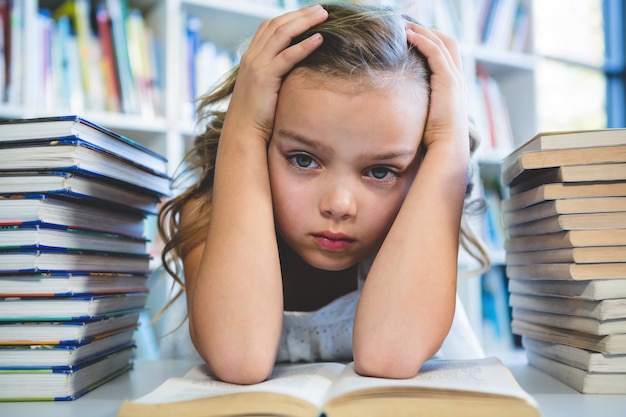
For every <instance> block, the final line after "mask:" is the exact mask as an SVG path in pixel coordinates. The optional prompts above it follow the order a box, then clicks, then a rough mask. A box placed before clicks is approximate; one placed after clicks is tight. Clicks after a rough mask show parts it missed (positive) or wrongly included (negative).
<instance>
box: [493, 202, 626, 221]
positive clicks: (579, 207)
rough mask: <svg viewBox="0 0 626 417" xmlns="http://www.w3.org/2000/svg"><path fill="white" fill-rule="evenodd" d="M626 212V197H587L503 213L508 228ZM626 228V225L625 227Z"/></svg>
mask: <svg viewBox="0 0 626 417" xmlns="http://www.w3.org/2000/svg"><path fill="white" fill-rule="evenodd" d="M620 211H621V212H626V197H587V198H567V199H559V200H549V201H544V202H541V203H537V204H533V205H532V206H527V207H523V208H520V209H519V210H514V211H505V212H503V213H502V220H503V221H504V224H505V225H507V226H514V225H517V224H520V223H527V222H530V221H533V220H539V219H543V218H546V217H552V216H556V215H559V214H584V213H612V212H620ZM625 226H626V225H625Z"/></svg>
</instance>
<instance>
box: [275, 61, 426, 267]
mask: <svg viewBox="0 0 626 417" xmlns="http://www.w3.org/2000/svg"><path fill="white" fill-rule="evenodd" d="M317 81H319V80H317ZM331 81H332V82H331V83H330V84H328V83H324V85H322V82H321V81H320V82H319V83H316V81H312V80H311V79H307V78H306V76H303V75H302V73H299V72H298V71H297V70H296V71H295V72H294V73H292V74H291V75H290V76H288V77H287V79H286V80H285V81H284V83H283V85H282V87H281V90H280V94H279V97H278V104H277V109H276V116H275V122H274V133H273V135H272V139H271V141H270V143H269V150H268V161H269V174H270V180H271V186H272V198H273V204H274V215H275V219H276V226H277V228H278V231H279V233H280V234H281V236H282V237H283V238H284V240H285V241H286V242H287V244H289V245H290V246H291V248H292V249H293V250H294V251H295V252H296V253H297V254H298V255H299V256H300V257H301V258H302V259H303V260H304V261H306V262H307V263H308V264H310V265H311V266H313V267H315V268H319V269H324V270H334V271H338V270H343V269H346V268H348V267H350V266H352V265H354V264H355V263H357V262H359V261H361V260H363V259H365V258H367V257H368V256H370V255H372V254H373V253H374V252H375V251H377V250H378V248H379V247H380V245H381V244H382V242H383V240H384V238H385V236H386V234H387V232H388V231H389V228H390V227H391V224H392V223H393V221H394V219H395V217H396V215H397V213H398V210H399V209H400V206H401V204H402V202H403V200H404V197H405V195H406V193H407V191H408V189H409V186H410V185H411V182H412V180H413V178H414V177H415V174H416V173H417V169H418V167H419V162H420V156H419V155H420V154H419V151H418V149H419V145H420V142H421V137H422V133H423V131H424V126H425V122H426V115H427V95H426V92H425V91H424V88H423V87H420V86H419V84H418V83H417V82H416V83H414V85H407V84H408V83H406V82H404V83H401V82H390V83H389V85H388V86H386V87H385V88H384V89H382V88H359V86H358V85H357V84H356V82H345V81H343V80H337V79H332V80H331Z"/></svg>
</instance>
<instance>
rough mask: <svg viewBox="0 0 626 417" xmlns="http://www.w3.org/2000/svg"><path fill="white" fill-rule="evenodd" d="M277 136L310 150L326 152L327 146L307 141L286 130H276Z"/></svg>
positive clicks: (310, 140)
mask: <svg viewBox="0 0 626 417" xmlns="http://www.w3.org/2000/svg"><path fill="white" fill-rule="evenodd" d="M278 136H280V137H282V138H284V139H287V140H289V141H291V142H296V143H299V144H300V145H304V146H308V147H310V148H314V149H318V150H326V149H328V147H327V146H325V145H324V144H322V143H320V142H317V141H315V140H313V139H308V138H305V137H304V136H302V135H300V134H298V133H296V132H294V131H291V130H286V129H279V130H278Z"/></svg>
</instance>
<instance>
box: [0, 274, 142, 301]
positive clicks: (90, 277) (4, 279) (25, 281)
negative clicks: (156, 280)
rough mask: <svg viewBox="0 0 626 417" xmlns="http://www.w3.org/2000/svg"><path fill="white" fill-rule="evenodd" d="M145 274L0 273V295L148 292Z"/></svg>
mask: <svg viewBox="0 0 626 417" xmlns="http://www.w3.org/2000/svg"><path fill="white" fill-rule="evenodd" d="M147 281H148V276H147V275H145V274H135V275H131V274H118V273H95V272H92V273H84V274H80V273H69V272H57V273H23V274H1V275H0V297H28V296H41V297H44V296H47V297H52V296H72V295H95V294H115V293H123V292H124V293H126V292H148V287H147Z"/></svg>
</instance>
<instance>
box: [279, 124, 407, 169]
mask: <svg viewBox="0 0 626 417" xmlns="http://www.w3.org/2000/svg"><path fill="white" fill-rule="evenodd" d="M277 134H278V136H280V137H282V138H284V139H286V140H289V141H291V142H296V143H299V144H301V145H304V146H308V147H310V148H313V149H316V150H321V151H325V150H330V149H329V148H328V147H327V146H326V145H324V144H323V143H320V142H317V141H315V140H313V139H309V138H305V137H304V136H302V135H300V134H298V133H296V132H294V131H291V130H286V129H279V130H278V132H277ZM414 156H415V150H413V149H408V148H401V149H397V150H390V151H388V152H383V153H379V154H371V155H367V159H369V160H372V161H390V160H394V159H412V158H413V157H414Z"/></svg>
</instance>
